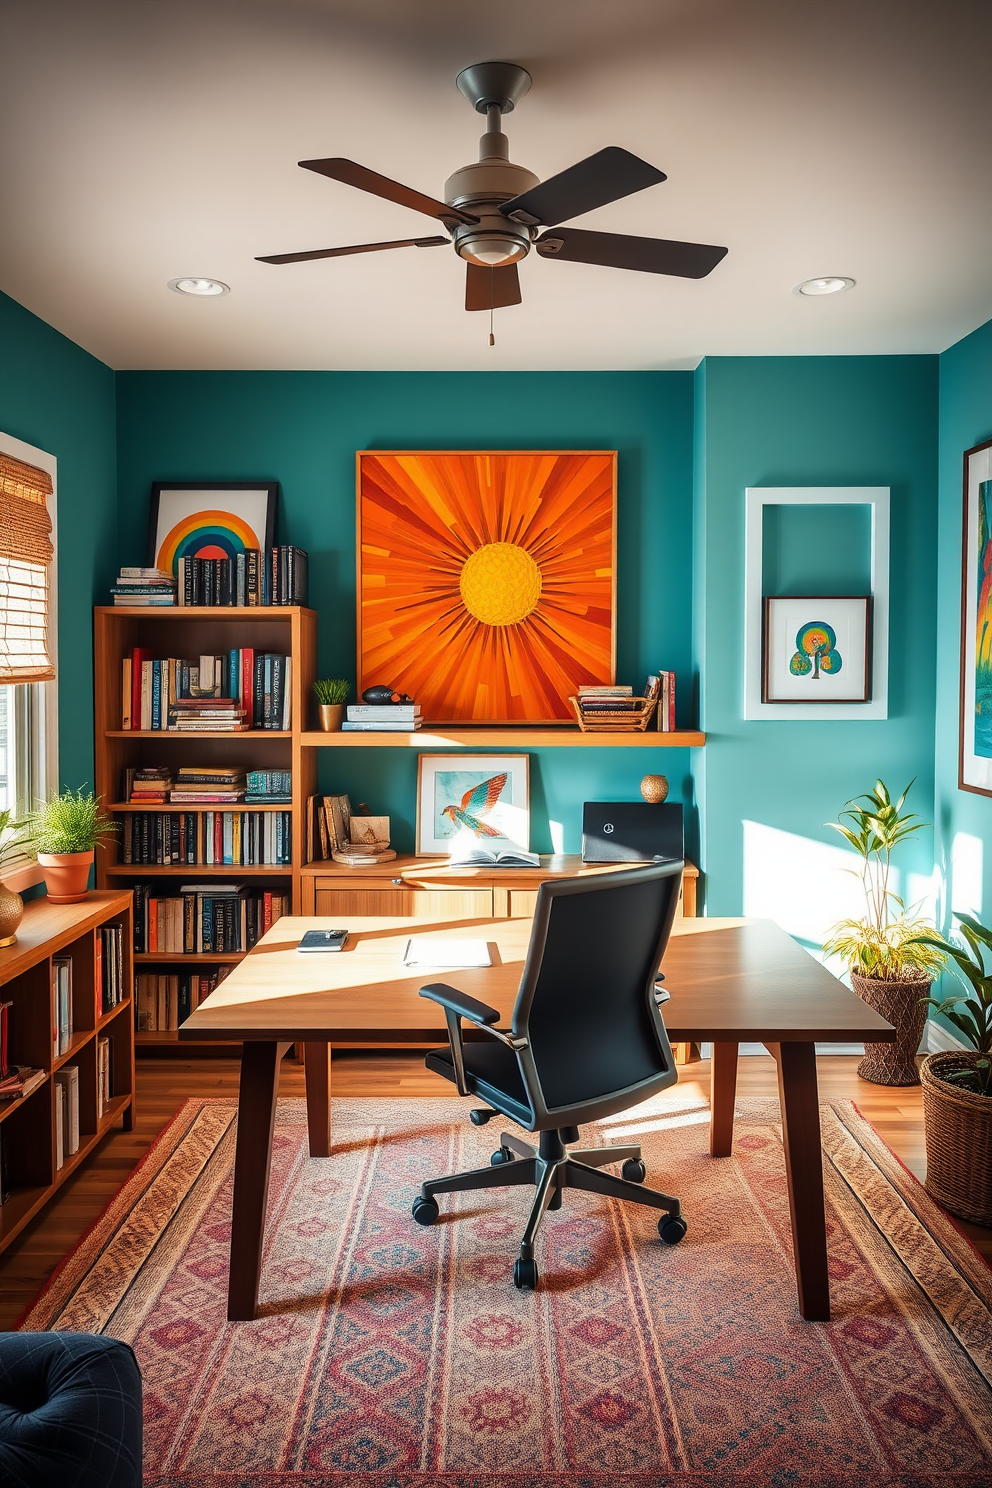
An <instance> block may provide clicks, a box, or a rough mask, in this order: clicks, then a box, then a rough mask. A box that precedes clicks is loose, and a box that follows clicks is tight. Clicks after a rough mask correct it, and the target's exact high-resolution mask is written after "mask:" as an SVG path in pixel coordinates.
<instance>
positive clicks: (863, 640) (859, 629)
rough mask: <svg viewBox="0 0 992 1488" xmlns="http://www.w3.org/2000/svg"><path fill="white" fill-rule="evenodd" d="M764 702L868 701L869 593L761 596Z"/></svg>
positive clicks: (869, 691) (869, 680)
mask: <svg viewBox="0 0 992 1488" xmlns="http://www.w3.org/2000/svg"><path fill="white" fill-rule="evenodd" d="M763 649H764V674H763V675H764V682H763V687H762V693H761V698H762V702H765V703H867V702H868V701H869V699H870V698H871V663H870V657H871V599H870V597H869V596H867V595H861V596H848V595H834V596H824V595H820V596H818V597H811V596H809V595H788V596H775V597H768V598H766V600H765V628H764V648H763Z"/></svg>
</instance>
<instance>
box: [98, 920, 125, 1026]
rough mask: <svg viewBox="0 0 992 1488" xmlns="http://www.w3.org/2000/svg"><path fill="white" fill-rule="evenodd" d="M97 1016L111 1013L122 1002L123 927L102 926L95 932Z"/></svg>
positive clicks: (123, 996)
mask: <svg viewBox="0 0 992 1488" xmlns="http://www.w3.org/2000/svg"><path fill="white" fill-rule="evenodd" d="M97 973H98V975H97V985H98V993H97V997H98V1004H97V1014H98V1015H102V1014H103V1013H110V1012H113V1010H114V1008H115V1007H118V1006H119V1005H120V1003H122V1002H123V1001H124V998H125V997H126V996H127V993H126V992H125V990H124V927H123V925H102V926H101V927H100V929H99V930H98V931H97Z"/></svg>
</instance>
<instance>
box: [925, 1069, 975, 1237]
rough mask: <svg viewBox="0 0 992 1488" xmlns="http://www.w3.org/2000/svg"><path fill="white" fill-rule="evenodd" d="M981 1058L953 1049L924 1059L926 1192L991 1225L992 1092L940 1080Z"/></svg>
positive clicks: (955, 1211) (952, 1208) (954, 1210)
mask: <svg viewBox="0 0 992 1488" xmlns="http://www.w3.org/2000/svg"><path fill="white" fill-rule="evenodd" d="M978 1058H979V1056H978V1055H977V1054H969V1053H967V1052H962V1053H960V1054H959V1053H958V1052H957V1051H956V1050H952V1051H950V1052H948V1053H943V1054H928V1055H927V1057H926V1059H924V1061H923V1067H922V1069H921V1071H920V1074H921V1076H922V1080H921V1083H922V1085H923V1128H924V1132H925V1135H926V1142H927V1179H926V1190H927V1193H929V1194H930V1195H932V1197H933V1198H935V1199H936V1200H937V1203H938V1204H942V1205H943V1206H944V1208H945V1209H949V1210H950V1211H951V1213H952V1214H957V1215H959V1216H960V1217H961V1218H962V1219H970V1220H971V1222H972V1223H973V1224H980V1225H992V1096H990V1095H976V1094H975V1093H974V1091H971V1090H962V1089H961V1087H960V1085H952V1084H950V1083H949V1082H948V1081H947V1080H946V1079H941V1075H942V1074H947V1073H949V1072H950V1071H951V1070H959V1069H965V1068H967V1066H968V1065H969V1064H974V1062H975V1060H976V1059H978Z"/></svg>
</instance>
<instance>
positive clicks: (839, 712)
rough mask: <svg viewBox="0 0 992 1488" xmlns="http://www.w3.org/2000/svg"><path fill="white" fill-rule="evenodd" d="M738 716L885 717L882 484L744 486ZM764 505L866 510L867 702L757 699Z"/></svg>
mask: <svg viewBox="0 0 992 1488" xmlns="http://www.w3.org/2000/svg"><path fill="white" fill-rule="evenodd" d="M744 500H745V522H744V717H745V718H749V719H750V718H754V719H756V718H791V719H793V720H803V719H806V720H808V719H817V720H819V721H822V722H825V721H826V720H828V719H831V718H832V719H835V720H836V721H837V722H838V723H840V722H844V721H850V720H851V719H853V718H887V717H888V716H889V488H888V486H749V487H748V488H747V490H746V491H745V493H744ZM766 506H867V507H870V508H871V592H872V645H871V675H872V685H871V699H870V701H869V702H867V703H763V702H762V701H761V632H762V623H763V612H764V596H763V594H762V592H761V590H762V537H763V532H764V510H765V507H766Z"/></svg>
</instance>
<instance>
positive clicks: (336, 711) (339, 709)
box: [319, 703, 344, 734]
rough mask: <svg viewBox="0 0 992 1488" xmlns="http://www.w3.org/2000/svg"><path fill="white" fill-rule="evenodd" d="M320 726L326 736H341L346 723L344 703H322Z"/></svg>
mask: <svg viewBox="0 0 992 1488" xmlns="http://www.w3.org/2000/svg"><path fill="white" fill-rule="evenodd" d="M319 707H320V726H321V728H322V729H323V730H324V733H325V734H339V733H340V732H341V724H342V722H343V721H344V703H321V704H319Z"/></svg>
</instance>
